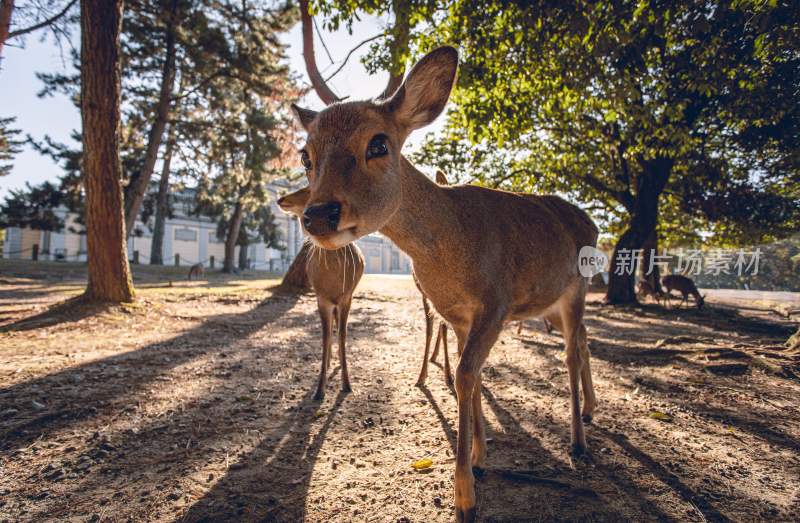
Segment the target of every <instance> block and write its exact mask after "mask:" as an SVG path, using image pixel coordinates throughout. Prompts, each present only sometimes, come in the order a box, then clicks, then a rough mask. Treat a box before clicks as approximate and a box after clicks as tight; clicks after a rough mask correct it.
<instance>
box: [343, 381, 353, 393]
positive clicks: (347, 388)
mask: <svg viewBox="0 0 800 523" xmlns="http://www.w3.org/2000/svg"><path fill="white" fill-rule="evenodd" d="M342 392H344V393H347V394H349V393H351V392H353V388H352V387H350V384H349V383H343V384H342Z"/></svg>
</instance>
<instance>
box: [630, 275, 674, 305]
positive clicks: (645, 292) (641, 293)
mask: <svg viewBox="0 0 800 523" xmlns="http://www.w3.org/2000/svg"><path fill="white" fill-rule="evenodd" d="M636 295H637V296H638V297H639V299H640V300H643V299H645V298H647V297H648V296H652V297H653V298H654V299H655V300H656V303H659V304H660V303H661V299H662V298H663V299H665V300H666V299H667V297H666V295H665V294H664V293H663V292H662V291H661V289H658V290H656V289H655V288H654V287H653V285H652V284H651V283H650V282H649V281H647V280H639V283H638V285H637V286H636Z"/></svg>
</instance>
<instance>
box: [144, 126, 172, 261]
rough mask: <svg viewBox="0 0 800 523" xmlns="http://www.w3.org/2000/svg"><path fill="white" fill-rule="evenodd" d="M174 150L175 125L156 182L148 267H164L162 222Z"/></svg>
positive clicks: (167, 203) (170, 132)
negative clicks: (154, 213) (154, 214)
mask: <svg viewBox="0 0 800 523" xmlns="http://www.w3.org/2000/svg"><path fill="white" fill-rule="evenodd" d="M174 148H175V125H174V124H173V125H170V127H169V133H168V135H167V149H166V151H164V166H163V168H162V169H161V179H160V180H159V181H158V195H157V196H156V218H155V224H154V225H153V242H152V244H151V246H150V265H164V222H166V221H167V213H168V212H169V170H170V167H171V165H172V151H173V149H174Z"/></svg>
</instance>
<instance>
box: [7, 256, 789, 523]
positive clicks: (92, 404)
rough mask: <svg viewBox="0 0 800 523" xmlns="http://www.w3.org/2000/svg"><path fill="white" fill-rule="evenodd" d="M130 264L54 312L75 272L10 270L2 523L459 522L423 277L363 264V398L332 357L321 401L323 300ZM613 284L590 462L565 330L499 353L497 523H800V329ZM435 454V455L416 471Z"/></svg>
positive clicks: (358, 350) (605, 311)
mask: <svg viewBox="0 0 800 523" xmlns="http://www.w3.org/2000/svg"><path fill="white" fill-rule="evenodd" d="M159 271H161V272H159ZM136 276H137V287H138V289H139V296H140V297H139V301H138V302H137V303H136V304H134V305H133V306H127V307H116V308H106V309H97V308H94V309H86V308H85V307H82V306H79V305H78V304H75V302H68V304H67V305H62V306H60V307H56V308H54V309H51V308H49V307H51V306H53V305H54V304H57V303H61V302H63V301H64V300H65V299H67V298H70V297H72V296H75V295H77V294H78V293H79V292H80V288H81V285H82V283H81V278H82V277H83V276H82V269H81V268H80V267H79V266H67V265H64V264H61V265H59V266H55V265H54V266H46V265H36V266H34V265H33V264H30V265H28V266H12V265H10V264H8V262H3V263H1V264H0V326H1V327H0V329H2V332H0V521H15V522H16V521H188V522H196V521H286V522H295V521H302V520H306V521H381V522H384V521H409V522H410V521H414V522H437V521H451V520H452V519H453V508H452V480H453V468H454V457H453V455H454V445H455V430H456V428H455V399H454V393H453V391H452V390H451V389H450V388H448V387H447V386H446V385H445V383H444V380H443V379H442V373H441V369H440V367H438V366H435V365H434V366H432V367H431V368H430V372H429V376H428V381H427V388H418V387H415V386H414V383H415V381H416V378H417V374H418V371H419V367H420V364H421V358H422V349H423V331H424V321H423V315H422V307H421V303H420V299H419V296H418V294H417V293H416V290H415V289H414V286H413V284H412V282H411V281H410V279H407V278H403V279H401V278H388V277H379V276H367V277H365V279H364V281H363V282H362V284H361V287H360V289H359V291H358V293H357V296H356V298H355V299H354V302H353V309H352V311H351V322H350V334H351V335H350V345H349V347H348V357H349V360H348V362H349V364H350V372H351V381H352V384H353V389H354V390H353V392H352V393H350V394H342V393H340V392H339V384H340V379H339V369H338V367H336V368H332V369H331V380H330V381H329V385H328V391H327V396H326V398H325V399H324V400H323V401H322V402H314V401H312V399H311V395H312V394H313V391H314V387H315V384H316V379H317V373H318V372H319V362H320V351H321V349H320V335H319V324H318V322H319V320H318V316H317V311H316V303H315V300H314V298H313V296H310V295H304V296H292V295H282V294H279V293H277V292H276V291H275V289H274V285H275V284H276V283H277V279H275V278H271V277H269V275H264V274H260V275H259V274H256V275H250V276H247V277H223V276H219V275H216V274H210V275H209V274H207V276H208V277H209V278H210V280H209V281H205V280H204V281H200V282H186V281H184V279H185V274H183V270H179V269H170V270H163V269H160V270H154V269H138V270H137V273H136ZM170 279H172V280H173V281H172V283H169V282H168V280H170ZM600 297H601V296H600V295H599V294H593V295H591V296H590V298H589V305H588V311H587V326H588V328H589V336H590V340H591V341H590V346H591V349H592V353H593V359H592V367H593V372H594V379H595V384H596V389H597V393H598V396H599V401H600V406H599V410H598V412H597V415H596V417H595V421H594V423H593V424H592V425H591V426H589V427H588V430H587V435H588V442H589V447H590V450H591V456H590V458H588V459H586V460H582V461H577V462H572V461H571V460H570V459H569V457H568V447H569V414H568V409H567V400H568V395H567V378H566V368H565V366H564V364H563V354H562V353H563V349H562V347H563V344H562V341H561V338H560V336H559V335H558V334H557V333H554V334H552V335H548V334H545V333H544V329H543V326H542V324H541V322H538V321H534V320H531V321H529V322H527V323H526V325H525V328H524V329H523V331H522V333H521V334H520V335H517V334H516V327H515V326H514V327H509V328H508V329H507V330H506V332H505V333H504V334H503V336H502V337H501V339H500V341H499V342H498V343H497V345H496V346H495V348H494V350H493V352H492V354H491V355H490V357H489V360H488V363H487V365H486V367H485V369H484V371H483V372H484V390H483V403H484V412H485V415H486V418H487V422H488V434H489V437H490V438H491V441H490V443H489V459H488V465H489V468H488V470H487V471H486V473H485V474H484V475H483V476H482V477H481V478H480V479H479V480H478V481H477V495H478V504H479V507H480V508H479V511H480V512H479V518H480V519H481V521H623V520H630V521H728V520H730V521H760V520H777V521H791V520H796V518H797V513H798V510H800V481H799V480H798V478H800V404H799V402H798V397H800V394H799V393H800V381H798V378H797V375H798V374H800V368H799V367H800V358H799V357H798V355H797V354H796V353H792V352H790V351H788V350H787V349H784V348H783V347H782V345H781V344H782V342H783V341H784V340H785V339H786V338H788V337H789V335H791V334H792V333H793V332H794V331H795V330H796V329H797V325H796V322H792V321H791V320H790V319H786V318H785V317H781V316H780V315H779V314H776V313H775V312H774V309H775V307H774V304H769V303H766V304H764V303H761V302H759V303H758V304H756V305H751V306H747V307H744V306H741V304H740V303H736V304H731V303H725V302H722V301H720V300H718V299H714V298H712V299H709V301H708V302H707V305H708V308H707V309H706V310H703V311H697V310H694V309H692V310H687V309H683V310H665V309H663V308H661V307H657V306H655V305H650V306H644V307H639V308H630V309H615V308H610V307H604V306H602V305H600ZM795 308H796V307H795ZM450 346H451V350H453V347H454V343H451V344H450ZM453 352H455V351H454V350H453ZM453 357H455V356H454V355H453ZM422 458H430V459H431V460H432V462H433V465H432V466H431V467H430V468H428V469H425V470H422V471H416V470H414V469H412V468H411V466H410V465H411V463H412V462H414V461H416V460H419V459H422Z"/></svg>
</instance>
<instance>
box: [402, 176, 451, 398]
mask: <svg viewBox="0 0 800 523" xmlns="http://www.w3.org/2000/svg"><path fill="white" fill-rule="evenodd" d="M436 183H437V184H439V185H447V184H448V181H447V176H446V175H445V174H444V173H443V172H442V171H436ZM411 276H412V277H413V279H414V285H416V286H417V289H418V290H419V292H420V294H422V308H423V310H424V311H425V353H424V354H423V356H422V368H421V369H420V371H419V378H417V386H418V387H423V386H424V385H425V380H426V379H427V378H428V361H429V360H428V354H431V353H430V349H431V338H432V337H433V323H434V312H433V310H431V307H430V305H429V303H428V298H426V297H425V293H424V292H422V288H421V287H420V286H419V282H418V281H417V277H416V275H414V273H413V272H412V273H411ZM442 346H443V347H444V367H443V369H442V370H443V372H444V381H445V383H447V385H448V386H450V385H452V384H453V374H452V373H451V372H450V354H449V352H448V351H447V323H445V322H444V321H440V322H439V330H438V331H437V333H436V343H435V344H434V347H433V353H432V354H431V357H430V361H431V362H436V359H437V358H438V356H439V347H442Z"/></svg>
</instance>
